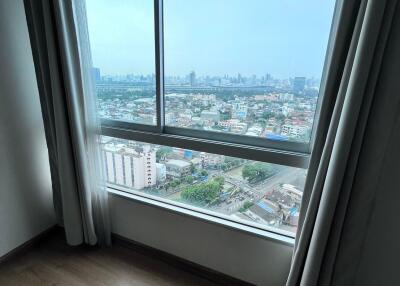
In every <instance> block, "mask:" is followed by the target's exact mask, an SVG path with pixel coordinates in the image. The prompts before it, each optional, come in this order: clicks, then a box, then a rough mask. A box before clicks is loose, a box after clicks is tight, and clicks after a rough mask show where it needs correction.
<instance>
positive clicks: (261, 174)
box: [242, 162, 274, 183]
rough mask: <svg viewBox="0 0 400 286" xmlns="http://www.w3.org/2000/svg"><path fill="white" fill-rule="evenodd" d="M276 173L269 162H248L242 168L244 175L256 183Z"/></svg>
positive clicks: (250, 181)
mask: <svg viewBox="0 0 400 286" xmlns="http://www.w3.org/2000/svg"><path fill="white" fill-rule="evenodd" d="M273 173H274V170H273V169H272V167H271V165H270V164H268V163H261V162H257V163H254V164H247V165H245V166H244V167H243V169H242V177H243V178H245V179H247V181H248V182H249V183H255V182H258V181H261V180H263V179H265V178H268V177H270V176H271V175H272V174H273Z"/></svg>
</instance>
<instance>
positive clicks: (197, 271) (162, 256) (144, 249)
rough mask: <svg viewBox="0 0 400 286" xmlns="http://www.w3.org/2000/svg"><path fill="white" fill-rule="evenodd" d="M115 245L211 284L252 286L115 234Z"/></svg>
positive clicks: (113, 236)
mask: <svg viewBox="0 0 400 286" xmlns="http://www.w3.org/2000/svg"><path fill="white" fill-rule="evenodd" d="M112 238H113V243H114V244H117V245H121V246H123V247H126V248H129V249H132V250H134V251H135V252H138V253H141V254H143V255H146V256H149V257H153V258H155V259H158V260H161V261H164V262H166V263H168V264H169V265H172V266H174V267H176V268H179V269H181V270H183V271H186V272H189V273H192V274H194V275H197V276H200V277H203V278H204V279H207V280H209V281H211V282H214V283H217V284H219V285H227V286H228V285H229V286H251V285H253V284H250V283H248V282H245V281H242V280H240V279H237V278H234V277H231V276H229V275H226V274H224V273H221V272H218V271H215V270H213V269H210V268H208V267H205V266H202V265H199V264H197V263H194V262H191V261H188V260H186V259H183V258H181V257H178V256H175V255H173V254H170V253H168V252H165V251H162V250H159V249H156V248H153V247H151V246H148V245H145V244H142V243H139V242H136V241H133V240H131V239H128V238H126V237H123V236H120V235H118V234H113V235H112Z"/></svg>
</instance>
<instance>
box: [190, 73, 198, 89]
mask: <svg viewBox="0 0 400 286" xmlns="http://www.w3.org/2000/svg"><path fill="white" fill-rule="evenodd" d="M189 81H190V86H195V85H196V73H195V72H194V71H192V72H191V73H190V74H189Z"/></svg>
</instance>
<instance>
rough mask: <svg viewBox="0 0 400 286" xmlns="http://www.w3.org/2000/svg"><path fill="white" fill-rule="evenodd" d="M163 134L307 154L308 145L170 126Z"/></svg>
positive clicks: (166, 127)
mask: <svg viewBox="0 0 400 286" xmlns="http://www.w3.org/2000/svg"><path fill="white" fill-rule="evenodd" d="M164 133H166V134H171V135H180V136H186V137H194V138H200V139H209V140H215V141H222V142H230V143H235V144H242V145H247V146H254V147H262V148H269V149H277V150H282V151H289V152H297V153H309V144H306V143H301V142H291V141H277V140H270V139H267V138H262V137H257V136H246V135H238V134H232V133H226V132H215V131H206V130H197V129H189V128H181V127H172V126H165V128H164Z"/></svg>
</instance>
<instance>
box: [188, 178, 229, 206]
mask: <svg viewBox="0 0 400 286" xmlns="http://www.w3.org/2000/svg"><path fill="white" fill-rule="evenodd" d="M221 189H222V186H221V185H220V182H218V181H215V180H212V181H211V182H208V183H200V184H197V185H193V186H188V187H186V188H184V190H183V191H182V193H181V198H182V199H183V200H185V201H187V202H190V203H194V204H198V205H206V204H209V203H211V202H213V201H215V200H216V199H218V197H219V193H220V191H221Z"/></svg>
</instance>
